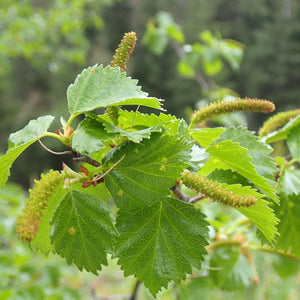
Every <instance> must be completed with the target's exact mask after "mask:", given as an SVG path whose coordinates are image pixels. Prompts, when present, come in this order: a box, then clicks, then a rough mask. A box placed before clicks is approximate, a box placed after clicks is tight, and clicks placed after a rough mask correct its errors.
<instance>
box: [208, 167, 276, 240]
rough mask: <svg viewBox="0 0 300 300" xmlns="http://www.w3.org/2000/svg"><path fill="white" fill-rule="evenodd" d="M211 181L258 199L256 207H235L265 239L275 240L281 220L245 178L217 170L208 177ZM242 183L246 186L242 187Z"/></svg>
mask: <svg viewBox="0 0 300 300" xmlns="http://www.w3.org/2000/svg"><path fill="white" fill-rule="evenodd" d="M208 178H209V179H213V180H216V181H218V182H220V183H227V184H229V185H227V186H225V187H226V189H228V190H230V191H231V192H233V193H235V194H237V195H249V196H250V195H251V196H254V197H256V198H257V202H256V204H255V205H251V206H249V207H235V209H236V210H238V211H239V212H240V213H242V214H243V215H244V216H245V217H247V218H248V219H249V221H250V222H252V223H253V224H254V225H255V226H256V227H257V228H258V230H259V231H260V233H262V234H263V235H264V237H265V238H266V239H267V240H268V241H269V242H272V241H274V239H275V236H276V235H277V234H278V231H277V228H276V225H277V224H278V222H279V220H278V219H277V218H276V216H275V214H274V211H273V210H272V209H271V208H270V207H269V206H268V202H267V201H265V200H262V199H261V198H262V197H263V195H262V194H260V193H257V191H256V190H254V189H251V187H249V186H245V185H248V182H247V181H246V179H245V178H244V177H242V176H241V175H240V174H238V173H236V172H232V171H230V170H215V171H214V172H212V173H211V174H209V176H208ZM234 183H240V184H241V183H242V184H243V185H244V186H242V187H241V186H240V185H239V184H234Z"/></svg>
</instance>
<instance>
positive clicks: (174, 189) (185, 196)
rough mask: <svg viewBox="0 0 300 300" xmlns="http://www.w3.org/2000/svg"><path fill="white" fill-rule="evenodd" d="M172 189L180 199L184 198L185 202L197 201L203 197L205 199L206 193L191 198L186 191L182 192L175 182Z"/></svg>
mask: <svg viewBox="0 0 300 300" xmlns="http://www.w3.org/2000/svg"><path fill="white" fill-rule="evenodd" d="M170 190H171V191H172V192H173V193H174V194H175V195H176V197H177V198H178V199H179V200H182V201H184V202H189V203H195V202H197V201H199V200H201V199H203V198H204V197H205V195H204V194H202V193H200V194H198V195H196V196H195V197H192V198H190V197H189V196H188V195H186V194H185V193H184V192H182V191H181V190H180V189H179V187H178V185H177V184H175V185H174V186H172V187H171V188H170Z"/></svg>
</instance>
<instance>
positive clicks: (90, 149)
mask: <svg viewBox="0 0 300 300" xmlns="http://www.w3.org/2000/svg"><path fill="white" fill-rule="evenodd" d="M115 136H116V135H115V134H111V133H108V132H107V131H106V130H105V128H104V126H103V125H102V124H101V123H100V122H98V121H96V120H95V119H93V118H91V117H86V118H85V119H84V120H83V121H81V122H80V123H79V125H78V127H77V129H76V130H75V133H74V135H73V138H72V148H73V149H74V150H76V151H77V152H79V153H81V154H85V153H86V154H91V153H94V152H97V151H99V150H101V149H103V148H104V145H103V141H106V140H108V139H111V138H114V137H115Z"/></svg>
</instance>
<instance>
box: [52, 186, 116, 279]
mask: <svg viewBox="0 0 300 300" xmlns="http://www.w3.org/2000/svg"><path fill="white" fill-rule="evenodd" d="M51 225H52V226H53V227H52V231H51V243H53V244H54V246H55V251H56V252H57V253H58V254H59V255H61V256H62V257H65V258H66V260H67V263H69V264H70V263H72V262H74V263H75V264H76V266H77V267H78V269H79V270H82V269H83V268H85V269H86V270H87V271H90V272H92V273H94V274H97V271H98V270H101V264H104V265H107V252H108V251H109V252H111V251H112V248H113V244H114V241H115V237H116V229H115V227H114V225H113V219H112V216H111V208H110V206H108V205H107V204H105V203H104V202H103V201H102V200H100V199H99V198H97V197H94V196H92V195H90V194H87V193H84V192H80V191H75V190H70V191H69V193H68V194H67V195H66V196H65V197H64V199H63V200H62V201H61V203H60V205H59V206H58V208H57V209H56V211H55V213H54V215H53V218H52V220H51Z"/></svg>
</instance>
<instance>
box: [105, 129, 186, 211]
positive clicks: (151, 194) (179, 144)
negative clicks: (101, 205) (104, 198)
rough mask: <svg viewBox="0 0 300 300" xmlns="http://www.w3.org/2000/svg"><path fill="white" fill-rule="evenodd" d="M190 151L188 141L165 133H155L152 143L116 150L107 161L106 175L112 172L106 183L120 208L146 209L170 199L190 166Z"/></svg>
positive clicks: (106, 178)
mask: <svg viewBox="0 0 300 300" xmlns="http://www.w3.org/2000/svg"><path fill="white" fill-rule="evenodd" d="M190 149H191V144H190V143H187V142H186V141H185V140H184V139H178V138H177V136H174V135H172V136H169V135H163V134H162V133H152V135H151V138H150V140H143V141H142V142H141V143H140V144H135V143H133V142H129V141H128V142H126V143H125V144H124V145H122V146H119V147H116V148H114V149H112V150H111V151H110V152H109V153H108V154H107V155H106V156H105V157H104V158H103V168H104V171H105V172H106V171H108V170H109V169H110V168H112V169H111V170H110V172H109V173H108V174H107V175H106V176H105V179H104V182H105V185H106V186H107V188H108V189H109V191H110V192H111V194H112V196H113V198H114V200H115V201H116V204H117V206H118V207H119V208H129V207H141V206H142V207H143V206H144V205H145V204H146V205H151V204H153V202H155V201H159V200H160V199H161V197H162V196H165V195H168V194H169V188H170V187H172V186H173V185H174V184H175V180H176V179H177V178H178V176H179V175H180V173H181V172H182V170H183V169H184V168H185V167H187V166H188V164H187V162H188V161H189V158H190V156H189V154H190ZM122 157H124V158H123V159H122ZM118 162H119V163H118ZM115 164H116V165H115ZM114 165H115V166H114ZM113 166H114V167H113Z"/></svg>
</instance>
